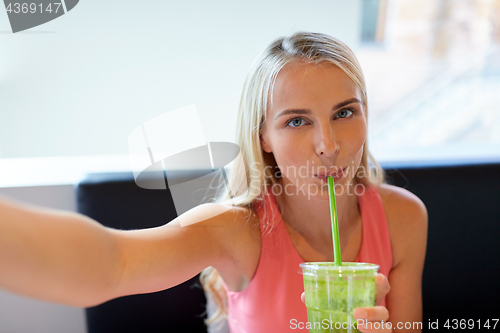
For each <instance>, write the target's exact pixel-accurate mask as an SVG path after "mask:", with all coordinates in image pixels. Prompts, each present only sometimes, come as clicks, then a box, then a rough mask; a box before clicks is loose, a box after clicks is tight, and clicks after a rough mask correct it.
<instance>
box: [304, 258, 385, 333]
mask: <svg viewBox="0 0 500 333" xmlns="http://www.w3.org/2000/svg"><path fill="white" fill-rule="evenodd" d="M300 267H302V274H303V276H304V290H305V292H306V306H307V316H308V321H309V325H310V326H309V327H310V328H309V332H311V333H320V332H321V333H323V332H359V331H358V330H357V329H356V327H357V325H356V320H355V319H354V317H353V312H354V309H355V308H357V307H368V306H374V305H375V276H376V275H377V271H378V269H379V266H378V265H375V264H368V263H352V262H343V263H342V266H340V267H339V266H335V263H333V262H308V263H303V264H300Z"/></svg>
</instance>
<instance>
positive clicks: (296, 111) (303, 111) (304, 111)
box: [274, 98, 362, 120]
mask: <svg viewBox="0 0 500 333" xmlns="http://www.w3.org/2000/svg"><path fill="white" fill-rule="evenodd" d="M351 103H359V104H362V103H361V101H360V100H359V99H357V98H350V99H347V100H345V101H343V102H340V103H338V104H337V105H335V106H334V107H333V108H332V110H337V109H339V108H341V107H343V106H346V105H349V104H351ZM311 113H312V112H311V110H309V109H287V110H284V111H281V112H280V113H279V114H278V115H277V116H276V117H275V118H274V120H276V119H278V118H279V117H281V116H286V115H287V114H311Z"/></svg>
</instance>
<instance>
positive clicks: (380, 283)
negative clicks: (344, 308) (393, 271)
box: [354, 274, 392, 332]
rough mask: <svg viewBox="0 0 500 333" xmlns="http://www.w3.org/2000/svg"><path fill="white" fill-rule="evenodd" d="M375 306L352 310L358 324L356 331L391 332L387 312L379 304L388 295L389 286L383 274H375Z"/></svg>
mask: <svg viewBox="0 0 500 333" xmlns="http://www.w3.org/2000/svg"><path fill="white" fill-rule="evenodd" d="M375 285H376V292H375V306H373V307H367V308H356V309H354V319H356V320H357V322H358V330H359V331H361V332H392V328H391V326H392V325H389V328H388V327H387V326H388V325H387V324H386V323H387V320H388V319H389V311H388V310H387V308H386V307H385V306H381V305H380V302H382V299H384V297H385V295H387V294H388V293H389V290H390V289H391V286H390V285H389V280H388V279H387V277H386V276H385V275H383V274H377V276H376V277H375Z"/></svg>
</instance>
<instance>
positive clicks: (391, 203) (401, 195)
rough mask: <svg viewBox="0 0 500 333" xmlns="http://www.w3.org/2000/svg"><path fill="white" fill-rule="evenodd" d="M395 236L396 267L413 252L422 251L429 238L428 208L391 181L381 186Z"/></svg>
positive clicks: (388, 217)
mask: <svg viewBox="0 0 500 333" xmlns="http://www.w3.org/2000/svg"><path fill="white" fill-rule="evenodd" d="M377 189H378V191H379V193H380V197H381V199H382V203H383V205H384V211H385V215H386V218H387V225H388V227H389V233H390V237H391V246H392V250H393V261H394V266H396V265H398V264H399V263H400V262H401V260H403V259H404V258H407V257H408V253H409V252H411V251H420V250H422V249H421V248H422V247H424V251H425V244H426V239H427V222H428V216H427V209H426V207H425V204H424V203H423V202H422V200H420V198H419V197H417V196H416V195H415V194H413V193H411V192H410V191H408V190H406V189H404V188H401V187H397V186H393V185H388V184H382V185H378V186H377Z"/></svg>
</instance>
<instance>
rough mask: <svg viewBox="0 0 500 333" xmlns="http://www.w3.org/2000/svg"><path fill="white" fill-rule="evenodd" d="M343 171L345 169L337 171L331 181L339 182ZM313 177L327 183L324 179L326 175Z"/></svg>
mask: <svg viewBox="0 0 500 333" xmlns="http://www.w3.org/2000/svg"><path fill="white" fill-rule="evenodd" d="M345 169H346V168H343V169H341V170H339V171H337V172H336V173H335V174H334V176H333V181H334V182H337V181H339V180H340V178H342V177H343V176H344V170H345ZM314 176H315V177H317V178H319V179H321V180H322V181H325V182H326V181H327V178H326V177H327V176H326V175H324V176H323V175H322V176H320V175H314Z"/></svg>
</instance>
